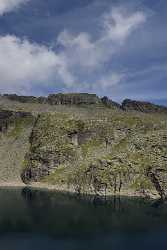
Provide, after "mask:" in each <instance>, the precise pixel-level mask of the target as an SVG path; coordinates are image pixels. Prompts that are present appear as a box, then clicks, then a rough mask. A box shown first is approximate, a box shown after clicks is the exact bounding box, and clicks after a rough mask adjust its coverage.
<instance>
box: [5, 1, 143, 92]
mask: <svg viewBox="0 0 167 250" xmlns="http://www.w3.org/2000/svg"><path fill="white" fill-rule="evenodd" d="M2 2H3V1H2ZM5 2H6V3H7V2H11V3H12V2H13V3H15V4H16V3H21V2H23V1H19V0H18V1H14V0H13V1H12V0H5ZM24 2H25V1H24ZM0 6H1V8H2V6H3V5H0ZM145 21H146V16H145V14H144V13H143V12H135V13H127V12H126V11H122V9H115V8H114V9H112V11H111V12H109V13H107V14H105V15H104V16H103V17H102V18H101V30H100V32H99V34H98V38H96V39H94V37H93V36H92V35H91V34H89V33H85V32H81V33H79V34H72V33H70V32H69V31H67V30H65V31H63V32H61V33H60V35H59V36H58V38H57V44H58V45H59V48H60V49H59V50H58V51H57V52H55V51H54V50H52V49H50V48H48V47H46V46H41V45H38V44H34V43H30V42H29V41H28V40H21V39H19V38H17V37H15V36H11V35H8V36H4V37H0V58H1V60H0V75H1V79H0V91H1V92H4V91H8V92H9V91H10V92H19V93H22V92H23V91H25V90H26V91H28V92H31V89H32V88H33V87H34V86H35V85H36V84H37V85H39V84H41V86H44V85H47V83H48V82H53V83H55V84H56V83H59V84H62V88H65V89H69V90H70V89H72V88H73V89H77V90H78V91H80V90H81V91H82V90H83V89H84V90H85V89H87V91H89V89H95V87H97V88H98V87H100V89H105V88H110V87H112V86H113V85H116V84H119V82H120V81H121V80H122V79H123V74H122V73H119V72H109V73H108V74H107V73H104V72H103V68H104V65H105V63H107V62H108V61H111V60H112V55H114V54H116V53H117V50H118V49H119V47H120V46H123V45H124V44H126V39H127V38H128V37H130V35H131V33H132V32H133V31H134V30H135V29H137V28H138V27H139V26H140V25H141V24H143V23H144V22H145ZM102 72H103V73H102ZM97 73H98V74H97ZM99 74H100V77H99ZM103 74H104V75H103ZM97 77H98V78H97ZM90 80H92V81H93V85H92V86H91V84H90ZM95 84H96V86H95Z"/></svg>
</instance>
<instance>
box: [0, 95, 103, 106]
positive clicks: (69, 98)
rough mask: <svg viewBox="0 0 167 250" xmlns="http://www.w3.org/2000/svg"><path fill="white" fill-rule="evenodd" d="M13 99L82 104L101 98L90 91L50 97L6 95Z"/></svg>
mask: <svg viewBox="0 0 167 250" xmlns="http://www.w3.org/2000/svg"><path fill="white" fill-rule="evenodd" d="M4 96H5V97H6V98H8V99H9V100H11V101H18V102H22V103H41V104H45V103H47V104H50V105H80V104H87V105H89V104H97V103H99V102H100V99H99V98H98V97H97V96H96V95H95V94H88V93H74V94H61V93H60V94H52V95H49V96H48V97H34V96H18V95H16V94H12V95H10V94H6V95H4Z"/></svg>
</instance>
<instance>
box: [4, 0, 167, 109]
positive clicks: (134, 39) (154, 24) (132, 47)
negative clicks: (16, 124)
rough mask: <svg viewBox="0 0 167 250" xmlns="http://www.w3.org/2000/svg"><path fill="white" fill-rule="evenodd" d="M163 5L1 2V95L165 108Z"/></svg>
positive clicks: (144, 1)
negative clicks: (79, 97)
mask: <svg viewBox="0 0 167 250" xmlns="http://www.w3.org/2000/svg"><path fill="white" fill-rule="evenodd" d="M166 13H167V1H166V0H158V1H157V0H0V58H1V60H0V76H1V77H0V92H1V93H17V94H24V95H47V94H49V93H51V92H52V93H53V92H54V93H56V92H91V93H97V94H98V95H100V96H103V95H107V96H109V97H111V98H112V99H113V100H115V101H121V100H122V99H125V98H131V99H138V100H147V101H152V102H156V103H159V104H167V29H166V26H167V15H166Z"/></svg>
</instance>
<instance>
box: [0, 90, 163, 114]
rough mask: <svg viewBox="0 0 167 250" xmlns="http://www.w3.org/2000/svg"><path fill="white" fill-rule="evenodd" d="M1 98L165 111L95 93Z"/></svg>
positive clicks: (12, 95)
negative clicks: (119, 101) (118, 100)
mask: <svg viewBox="0 0 167 250" xmlns="http://www.w3.org/2000/svg"><path fill="white" fill-rule="evenodd" d="M1 98H7V99H9V100H11V101H17V102H21V103H39V104H49V105H83V104H85V105H91V104H100V103H101V104H104V105H105V106H106V107H108V108H118V109H122V110H124V111H127V110H128V111H139V112H144V113H149V112H152V113H155V112H160V113H161V112H162V113H167V107H166V106H163V105H157V104H154V103H151V102H146V101H136V100H131V99H125V100H123V101H122V103H121V104H119V103H117V102H115V101H113V100H112V99H110V98H108V97H107V96H104V97H102V98H100V97H98V96H97V95H96V94H88V93H58V94H50V95H48V97H42V96H41V97H35V96H19V95H16V94H4V95H1Z"/></svg>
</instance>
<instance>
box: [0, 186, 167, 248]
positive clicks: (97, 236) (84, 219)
mask: <svg viewBox="0 0 167 250" xmlns="http://www.w3.org/2000/svg"><path fill="white" fill-rule="evenodd" d="M0 201H1V202H0V234H1V236H0V246H1V247H2V246H3V248H0V249H3V250H6V249H7V250H10V249H12V250H13V249H15V248H14V247H15V246H17V248H16V249H17V250H20V249H21V250H26V249H30V250H31V249H32V250H35V249H40V250H43V249H47V250H50V249H51V250H52V249H70V250H71V249H72V250H73V249H77V250H78V249H91V250H92V249H101V248H104V247H103V246H104V243H102V242H103V241H105V244H106V249H108V247H111V246H112V249H131V244H132V247H133V248H132V249H134V245H133V244H136V243H137V242H138V243H137V244H136V247H135V249H138V246H140V249H141V244H142V249H145V248H144V242H148V244H149V245H150V246H151V244H153V245H152V249H155V246H156V244H158V241H159V240H160V243H159V246H160V245H161V244H163V246H164V245H165V244H166V245H165V246H167V242H166V232H167V205H166V204H165V203H162V202H156V203H154V202H153V201H148V200H144V199H139V198H125V197H122V198H116V197H115V198H111V199H110V200H107V201H105V200H101V199H99V198H96V199H94V200H93V198H92V197H87V198H80V197H77V196H73V195H66V194H62V193H55V192H48V191H42V190H32V189H29V188H24V189H1V190H0ZM154 235H155V236H156V237H154ZM164 235H165V237H164ZM12 242H13V243H12ZM120 242H122V243H120ZM11 243H12V245H11V246H10V244H11ZM20 244H21V245H20ZM31 244H32V245H33V246H31ZM37 245H38V248H37ZM35 246H36V247H35ZM39 246H40V248H39ZM46 246H47V247H46ZM58 246H59V247H58ZM27 247H28V248H27ZM100 247H101V248H100ZM126 247H127V248H126ZM110 249H111V248H110ZM147 249H148V248H147ZM159 249H160V248H159Z"/></svg>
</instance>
